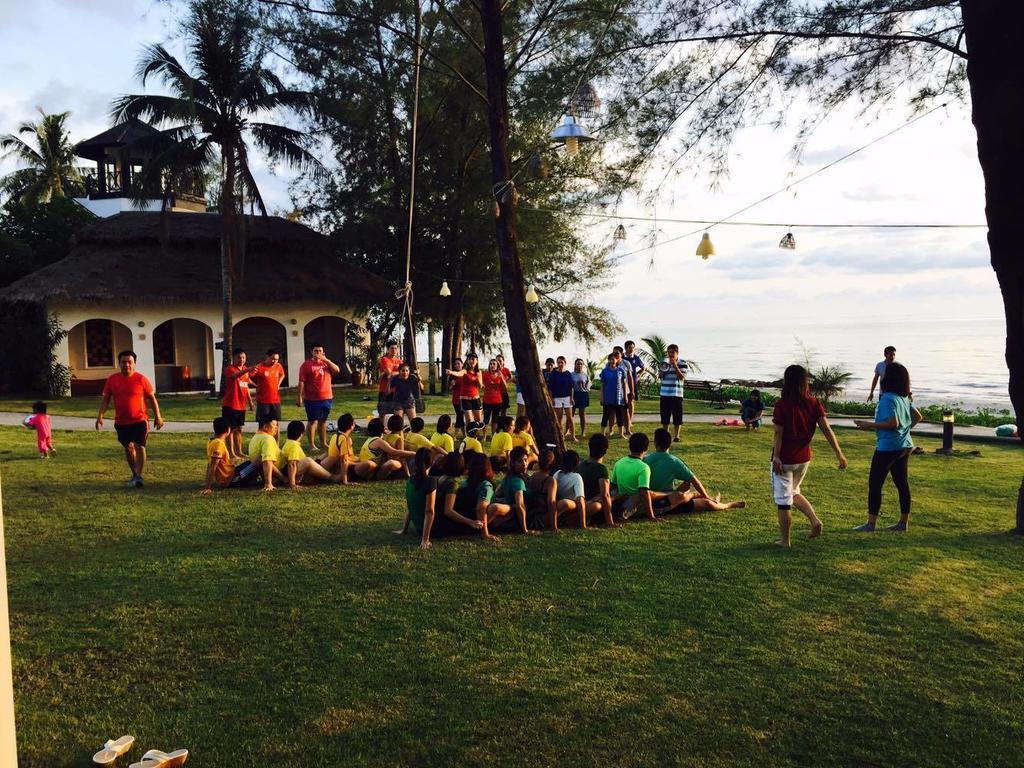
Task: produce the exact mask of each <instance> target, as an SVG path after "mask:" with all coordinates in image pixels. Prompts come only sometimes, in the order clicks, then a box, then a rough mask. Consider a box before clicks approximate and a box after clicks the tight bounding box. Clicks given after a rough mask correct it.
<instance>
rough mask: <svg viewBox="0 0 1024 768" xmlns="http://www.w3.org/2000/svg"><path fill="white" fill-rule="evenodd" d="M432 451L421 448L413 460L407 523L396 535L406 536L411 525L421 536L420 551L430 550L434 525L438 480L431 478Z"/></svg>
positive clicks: (409, 480) (406, 486) (406, 496)
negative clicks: (431, 530)
mask: <svg viewBox="0 0 1024 768" xmlns="http://www.w3.org/2000/svg"><path fill="white" fill-rule="evenodd" d="M430 463H431V462H430V451H429V450H428V449H427V448H420V449H418V450H417V451H416V456H415V457H414V458H413V460H412V468H413V469H412V474H411V475H410V476H409V479H408V480H406V481H405V521H404V522H403V523H402V528H401V530H399V531H396V533H399V534H402V535H404V534H406V533H408V531H409V525H410V523H411V524H412V526H413V527H414V528H415V529H416V532H417V533H418V534H420V549H430V546H431V545H430V529H431V528H432V527H433V525H434V505H435V502H436V499H437V478H436V477H431V476H430Z"/></svg>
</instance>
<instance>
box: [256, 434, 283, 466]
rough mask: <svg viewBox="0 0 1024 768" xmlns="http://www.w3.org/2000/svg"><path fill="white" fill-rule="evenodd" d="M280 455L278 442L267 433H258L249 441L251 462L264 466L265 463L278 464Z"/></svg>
mask: <svg viewBox="0 0 1024 768" xmlns="http://www.w3.org/2000/svg"><path fill="white" fill-rule="evenodd" d="M280 453H281V449H280V448H278V447H277V440H275V439H274V436H273V435H268V434H267V433H266V432H257V433H256V434H255V435H253V436H252V440H250V441H249V461H251V462H253V463H254V464H262V463H263V462H264V461H275V462H276V461H277V457H278V455H279V454H280Z"/></svg>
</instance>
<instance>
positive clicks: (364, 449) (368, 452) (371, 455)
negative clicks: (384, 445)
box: [359, 437, 387, 461]
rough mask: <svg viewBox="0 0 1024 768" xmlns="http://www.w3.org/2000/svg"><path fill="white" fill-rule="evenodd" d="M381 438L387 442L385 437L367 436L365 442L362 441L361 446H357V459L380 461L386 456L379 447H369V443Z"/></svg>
mask: <svg viewBox="0 0 1024 768" xmlns="http://www.w3.org/2000/svg"><path fill="white" fill-rule="evenodd" d="M381 439H384V442H387V440H386V439H385V438H380V437H368V438H366V442H364V443H363V444H362V446H361V447H360V448H359V460H360V461H382V460H383V459H385V458H386V457H385V455H384V451H382V450H380V449H379V448H374V449H371V448H370V443H376V442H377V441H378V440H381Z"/></svg>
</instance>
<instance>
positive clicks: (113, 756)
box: [92, 736, 135, 765]
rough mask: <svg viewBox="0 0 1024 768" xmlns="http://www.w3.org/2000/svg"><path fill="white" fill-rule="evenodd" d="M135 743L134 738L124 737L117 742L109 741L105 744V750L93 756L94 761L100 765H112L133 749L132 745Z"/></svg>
mask: <svg viewBox="0 0 1024 768" xmlns="http://www.w3.org/2000/svg"><path fill="white" fill-rule="evenodd" d="M134 743H135V737H134V736H122V737H121V738H120V739H117V740H116V741H115V740H114V739H107V741H106V742H105V743H104V744H103V749H101V750H100V751H99V752H97V753H96V754H95V755H93V756H92V761H93V762H94V763H97V764H98V765H110V764H111V763H112V762H114V761H115V760H117V758H119V757H120V756H121V755H123V754H124V753H125V752H127V751H128V750H129V749H131V748H132V744H134Z"/></svg>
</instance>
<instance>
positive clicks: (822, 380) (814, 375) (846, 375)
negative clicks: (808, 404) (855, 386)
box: [810, 365, 853, 405]
mask: <svg viewBox="0 0 1024 768" xmlns="http://www.w3.org/2000/svg"><path fill="white" fill-rule="evenodd" d="M852 378H853V374H852V373H850V372H849V371H847V370H846V369H845V368H843V367H842V366H841V365H823V366H821V367H820V368H819V369H818V370H816V371H810V385H811V394H812V395H814V396H815V397H820V398H821V399H822V400H824V401H825V404H826V405H828V403H829V401H830V400H832V398H833V397H835V396H836V395H841V394H842V393H843V391H844V390H845V389H846V385H847V384H849V383H850V379H852Z"/></svg>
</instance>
